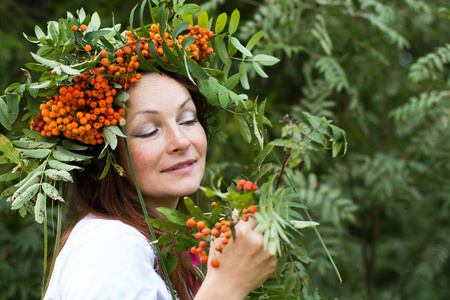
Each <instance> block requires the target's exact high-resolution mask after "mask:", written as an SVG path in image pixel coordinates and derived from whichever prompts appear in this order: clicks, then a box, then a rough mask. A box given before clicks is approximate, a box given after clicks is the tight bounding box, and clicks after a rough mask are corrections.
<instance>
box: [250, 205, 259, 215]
mask: <svg viewBox="0 0 450 300" xmlns="http://www.w3.org/2000/svg"><path fill="white" fill-rule="evenodd" d="M248 210H249V211H250V213H252V214H254V213H255V212H256V211H257V210H258V208H257V207H256V205H250V206H249V208H248Z"/></svg>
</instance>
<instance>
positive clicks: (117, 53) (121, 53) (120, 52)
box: [116, 49, 123, 57]
mask: <svg viewBox="0 0 450 300" xmlns="http://www.w3.org/2000/svg"><path fill="white" fill-rule="evenodd" d="M116 55H117V56H118V57H120V56H122V55H123V50H122V49H118V50H117V51H116Z"/></svg>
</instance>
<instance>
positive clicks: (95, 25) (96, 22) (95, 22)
mask: <svg viewBox="0 0 450 300" xmlns="http://www.w3.org/2000/svg"><path fill="white" fill-rule="evenodd" d="M91 25H92V29H93V30H94V31H97V30H98V29H99V28H100V25H101V20H100V16H99V15H98V13H97V12H94V13H93V14H92V17H91Z"/></svg>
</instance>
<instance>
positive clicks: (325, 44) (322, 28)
mask: <svg viewBox="0 0 450 300" xmlns="http://www.w3.org/2000/svg"><path fill="white" fill-rule="evenodd" d="M316 19H317V22H316V23H315V24H314V29H313V30H312V31H311V34H312V35H313V36H314V37H315V38H316V39H317V40H318V41H319V43H320V46H321V47H322V49H323V51H325V53H326V54H327V55H331V53H332V52H333V42H332V41H331V38H330V36H329V35H328V31H327V26H326V22H325V19H324V18H323V17H322V16H321V15H317V16H316Z"/></svg>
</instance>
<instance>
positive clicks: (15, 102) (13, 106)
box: [6, 92, 20, 125]
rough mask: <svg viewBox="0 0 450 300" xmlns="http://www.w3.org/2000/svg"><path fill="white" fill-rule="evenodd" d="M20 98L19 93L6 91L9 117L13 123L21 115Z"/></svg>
mask: <svg viewBox="0 0 450 300" xmlns="http://www.w3.org/2000/svg"><path fill="white" fill-rule="evenodd" d="M19 99H20V97H19V94H18V93H10V92H8V93H6V107H7V108H8V119H9V123H10V124H11V125H12V124H13V123H14V122H15V121H16V119H17V116H18V115H19Z"/></svg>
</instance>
